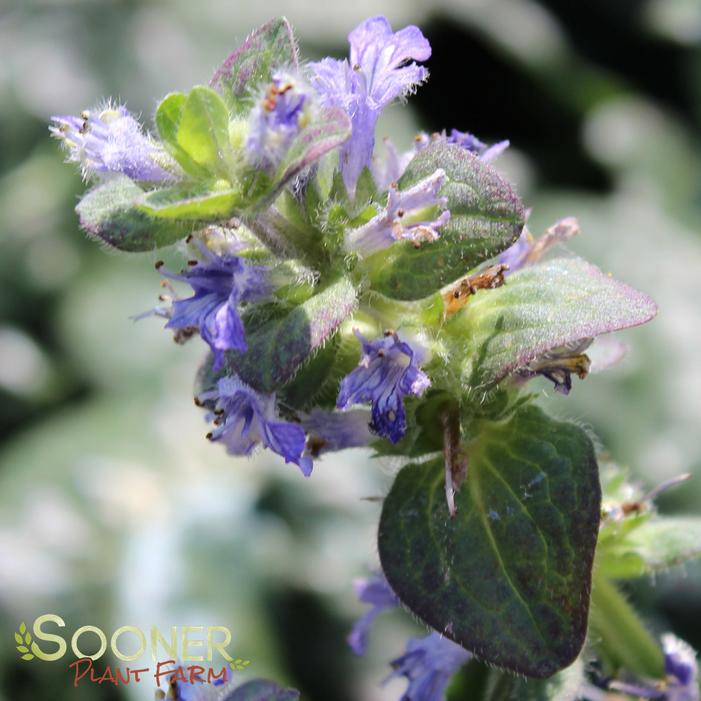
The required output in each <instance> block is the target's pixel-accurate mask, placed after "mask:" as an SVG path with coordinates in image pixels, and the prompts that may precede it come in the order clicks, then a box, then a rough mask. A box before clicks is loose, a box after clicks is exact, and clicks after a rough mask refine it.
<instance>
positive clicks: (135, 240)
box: [76, 175, 192, 251]
mask: <svg viewBox="0 0 701 701" xmlns="http://www.w3.org/2000/svg"><path fill="white" fill-rule="evenodd" d="M144 197H145V193H144V191H143V190H142V189H141V188H140V187H139V186H138V185H137V184H136V183H134V182H132V181H131V180H130V179H129V178H127V177H126V176H122V175H120V176H116V177H114V178H111V179H110V180H108V181H107V182H106V183H104V184H102V185H99V186H98V187H96V188H95V189H93V190H90V191H89V192H88V193H87V194H86V195H85V196H84V197H83V199H82V200H81V201H80V202H79V203H78V206H77V207H76V212H77V213H78V217H79V218H80V225H81V227H82V228H83V229H85V231H86V232H87V233H88V234H90V235H91V236H94V237H95V238H96V239H99V240H100V241H102V242H104V243H106V244H108V245H109V246H112V247H114V248H117V249H119V250H120V251H151V250H153V249H154V248H159V247H161V246H169V245H170V244H172V243H175V242H176V241H177V240H179V239H182V238H184V237H185V236H187V235H188V234H189V233H190V232H191V231H192V225H191V224H188V223H187V222H182V221H181V222H170V221H166V220H157V219H152V218H151V217H149V216H148V215H147V214H146V213H145V212H143V211H141V209H139V205H140V204H142V203H143V201H144Z"/></svg>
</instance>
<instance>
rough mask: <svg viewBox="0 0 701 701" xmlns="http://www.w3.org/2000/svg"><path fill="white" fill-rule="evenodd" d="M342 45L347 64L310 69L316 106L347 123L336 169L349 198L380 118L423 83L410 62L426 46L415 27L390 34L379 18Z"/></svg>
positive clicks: (426, 52)
mask: <svg viewBox="0 0 701 701" xmlns="http://www.w3.org/2000/svg"><path fill="white" fill-rule="evenodd" d="M348 41H349V42H350V62H349V61H347V60H343V61H338V60H336V59H332V58H325V59H323V60H322V61H319V62H317V63H312V64H311V68H312V71H313V77H312V80H313V84H314V87H315V88H316V89H317V90H318V92H319V94H320V95H321V97H322V100H324V101H325V102H326V103H327V104H330V105H335V106H339V107H342V108H343V109H345V110H346V111H347V112H348V115H349V116H350V118H351V125H352V134H351V138H350V139H349V140H348V141H347V142H346V143H345V144H344V145H343V146H342V147H341V159H340V164H341V172H342V174H343V180H344V182H345V184H346V188H347V189H348V191H349V193H351V195H352V194H353V193H354V192H355V185H356V182H357V180H358V177H359V176H360V173H361V172H362V170H363V168H365V167H366V166H369V165H370V162H371V160H372V153H373V149H374V146H375V126H376V124H377V120H378V118H379V116H380V112H381V111H382V109H383V108H384V107H385V106H386V105H388V104H389V103H390V102H392V100H395V99H396V98H398V97H401V96H403V95H407V94H408V93H409V92H411V91H412V90H413V89H414V88H415V86H417V85H418V84H419V83H422V82H423V81H424V80H425V79H426V78H427V76H428V71H427V70H426V68H424V67H423V66H419V65H417V64H416V63H414V62H413V61H425V60H427V59H428V58H429V57H430V56H431V46H430V44H429V43H428V41H427V40H426V38H425V37H424V35H423V34H422V33H421V30H420V29H419V28H418V27H414V26H409V27H405V28H404V29H402V30H400V31H399V32H396V33H393V32H392V27H391V26H390V24H389V22H388V21H387V20H386V19H385V18H384V17H373V18H371V19H367V20H365V21H364V22H362V23H361V24H360V25H358V26H357V27H356V28H355V29H354V30H353V31H352V32H351V33H350V34H349V35H348ZM412 59H413V60H412Z"/></svg>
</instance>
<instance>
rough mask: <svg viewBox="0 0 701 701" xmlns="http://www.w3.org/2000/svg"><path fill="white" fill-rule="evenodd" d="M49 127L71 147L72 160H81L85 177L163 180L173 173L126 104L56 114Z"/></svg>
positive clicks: (169, 177)
mask: <svg viewBox="0 0 701 701" xmlns="http://www.w3.org/2000/svg"><path fill="white" fill-rule="evenodd" d="M51 121H52V124H51V126H50V127H49V131H50V132H51V134H52V136H54V137H56V138H57V139H60V140H61V141H62V142H63V145H64V147H65V148H66V149H67V150H68V160H69V161H73V162H75V163H79V164H80V166H81V170H82V172H83V175H84V176H85V177H87V176H89V175H92V174H93V173H123V174H124V175H127V176H128V177H130V178H132V179H133V180H141V181H151V182H155V181H161V180H169V179H171V178H172V176H171V175H170V174H169V173H168V172H167V171H165V170H163V168H161V167H160V166H159V165H158V164H157V162H156V159H158V158H159V157H160V158H161V159H163V158H165V154H164V152H163V150H162V149H160V148H159V147H158V146H157V145H156V144H155V143H154V142H153V141H152V140H151V139H150V138H149V137H147V136H145V135H144V133H143V131H142V129H141V125H140V124H139V123H138V122H137V121H136V119H134V117H133V116H132V115H131V114H130V113H129V111H128V110H127V108H126V107H124V106H123V105H118V106H116V107H113V106H107V107H106V108H105V109H101V110H95V111H92V112H91V111H85V112H83V113H82V114H81V115H80V117H74V116H54V117H51Z"/></svg>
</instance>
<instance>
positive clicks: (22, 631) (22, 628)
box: [19, 622, 27, 635]
mask: <svg viewBox="0 0 701 701" xmlns="http://www.w3.org/2000/svg"><path fill="white" fill-rule="evenodd" d="M19 632H20V633H22V635H24V634H25V633H26V632H27V626H26V625H25V624H24V622H22V623H20V626H19Z"/></svg>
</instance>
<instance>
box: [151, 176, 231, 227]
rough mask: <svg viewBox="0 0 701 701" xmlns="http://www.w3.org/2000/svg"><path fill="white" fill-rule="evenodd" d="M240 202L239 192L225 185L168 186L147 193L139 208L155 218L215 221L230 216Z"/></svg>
mask: <svg viewBox="0 0 701 701" xmlns="http://www.w3.org/2000/svg"><path fill="white" fill-rule="evenodd" d="M227 184H228V183H227ZM240 202H241V193H239V192H238V191H237V190H234V189H232V188H230V187H225V186H224V187H222V188H217V189H207V188H197V189H186V188H181V187H169V188H163V189H161V190H154V191H153V192H149V193H147V194H146V195H145V196H144V197H143V198H142V200H141V202H140V204H139V205H138V207H139V209H141V210H142V211H143V212H145V213H146V214H148V215H149V216H150V217H154V218H156V219H190V220H194V221H209V220H212V221H215V220H218V219H228V218H230V217H231V216H233V214H234V210H235V209H236V207H237V206H238V205H239V204H240Z"/></svg>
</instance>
